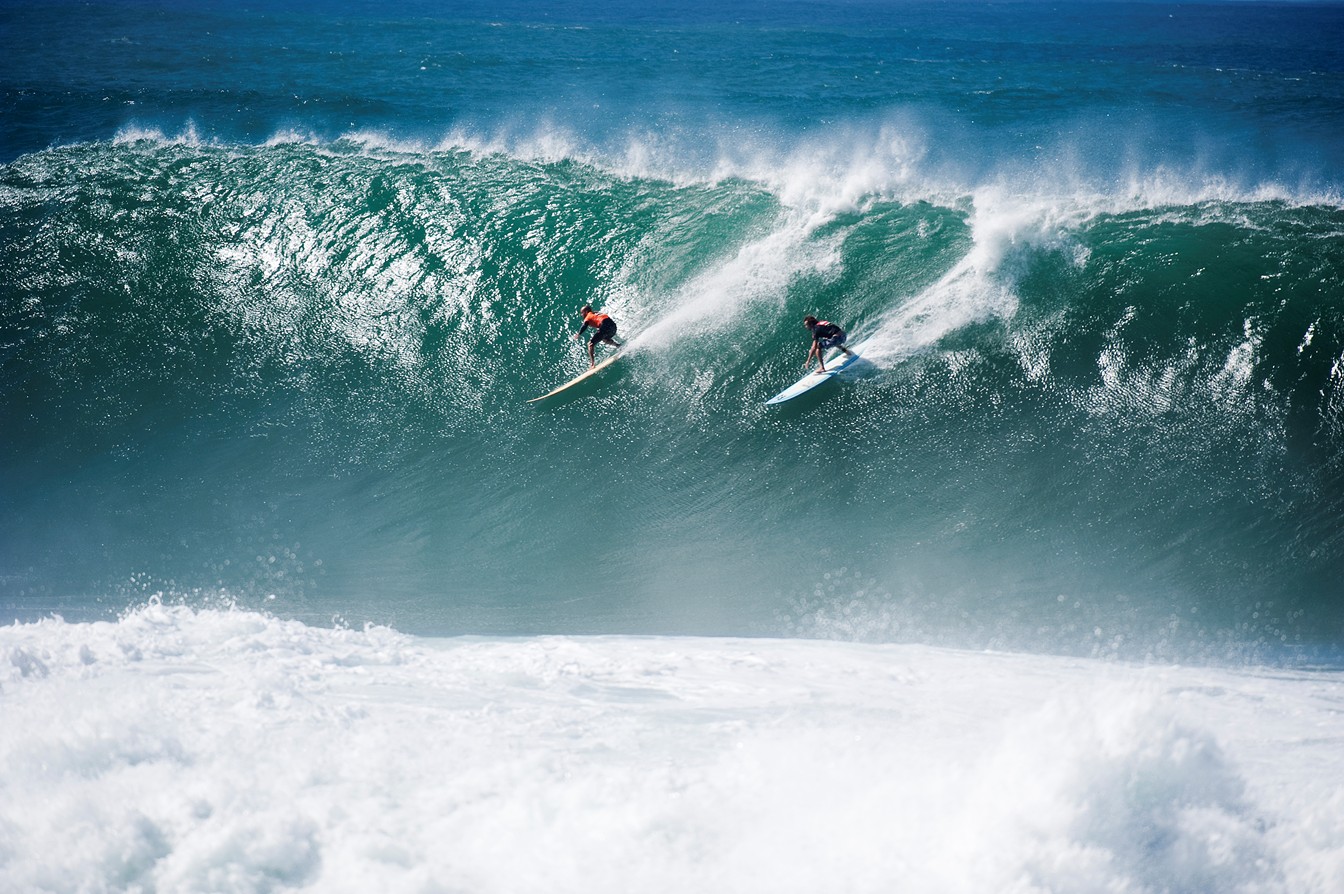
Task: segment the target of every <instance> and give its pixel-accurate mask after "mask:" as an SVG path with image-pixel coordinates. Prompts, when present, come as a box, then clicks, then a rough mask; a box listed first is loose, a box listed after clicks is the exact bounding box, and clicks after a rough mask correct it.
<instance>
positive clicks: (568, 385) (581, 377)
mask: <svg viewBox="0 0 1344 894" xmlns="http://www.w3.org/2000/svg"><path fill="white" fill-rule="evenodd" d="M624 353H625V351H617V352H616V353H615V354H612V355H611V356H610V357H608V358H607V359H606V360H603V361H602V362H601V363H599V364H597V366H594V367H593V368H592V369H590V370H586V371H585V372H584V373H583V374H582V375H578V376H575V377H574V378H572V379H570V380H569V381H568V382H566V383H565V384H563V385H561V386H560V387H559V388H556V389H555V390H554V391H547V392H546V393H545V394H543V395H542V396H541V397H534V398H531V399H530V400H528V403H530V404H534V403H536V402H537V401H539V400H545V399H546V398H548V397H555V396H556V395H557V394H560V393H561V392H563V391H568V390H569V389H571V388H573V387H574V386H575V385H577V384H579V383H580V382H582V381H584V380H585V379H588V378H589V377H591V376H595V375H597V374H598V373H600V372H601V371H602V370H604V369H606V368H607V367H608V366H611V365H612V364H613V363H615V362H616V359H617V358H618V357H620V356H621V355H622V354H624Z"/></svg>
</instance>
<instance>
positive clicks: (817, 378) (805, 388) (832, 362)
mask: <svg viewBox="0 0 1344 894" xmlns="http://www.w3.org/2000/svg"><path fill="white" fill-rule="evenodd" d="M849 350H850V353H849V354H845V353H844V352H843V351H836V352H835V353H834V354H833V355H831V356H830V357H827V358H826V371H825V372H822V371H820V370H813V371H812V372H810V373H808V374H807V375H805V376H803V377H802V378H801V379H799V380H798V381H796V382H794V383H793V384H792V385H790V386H789V387H788V388H785V389H784V390H783V391H781V392H779V393H778V394H776V395H775V396H774V397H772V398H770V399H769V400H767V401H766V402H765V405H766V406H767V407H768V406H771V405H772V404H782V403H784V402H786V401H790V400H793V399H794V398H795V397H802V396H803V395H804V394H806V393H807V392H809V391H811V390H812V389H813V388H816V387H817V386H818V385H823V384H825V383H826V382H829V381H830V380H831V379H833V378H835V377H836V376H837V375H839V374H840V373H842V372H844V370H845V369H846V368H847V367H849V366H850V365H852V364H853V363H854V361H856V360H858V359H859V349H858V347H853V348H850V349H849Z"/></svg>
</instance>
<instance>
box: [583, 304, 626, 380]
mask: <svg viewBox="0 0 1344 894" xmlns="http://www.w3.org/2000/svg"><path fill="white" fill-rule="evenodd" d="M579 316H581V317H583V325H582V326H580V327H579V331H578V332H577V333H575V335H574V337H575V338H582V337H583V333H584V331H585V330H586V329H587V328H588V327H589V326H591V327H592V328H593V337H592V338H590V339H588V368H589V369H592V368H593V366H594V365H595V364H596V362H597V361H596V359H595V358H594V356H593V352H594V350H595V349H596V348H597V343H598V342H603V343H605V344H609V345H611V346H612V347H613V348H619V347H620V346H621V343H620V342H618V341H616V321H615V320H613V319H612V318H611V317H609V316H607V315H606V314H598V313H593V306H592V305H591V304H585V305H584V306H583V307H581V308H579Z"/></svg>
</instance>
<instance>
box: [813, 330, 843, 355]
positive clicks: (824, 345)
mask: <svg viewBox="0 0 1344 894" xmlns="http://www.w3.org/2000/svg"><path fill="white" fill-rule="evenodd" d="M844 343H845V333H844V332H837V333H836V334H835V335H832V336H831V337H830V338H819V339H817V344H818V345H819V346H820V347H821V349H822V350H823V351H824V350H826V349H828V348H838V347H840V346H841V345H843V344H844Z"/></svg>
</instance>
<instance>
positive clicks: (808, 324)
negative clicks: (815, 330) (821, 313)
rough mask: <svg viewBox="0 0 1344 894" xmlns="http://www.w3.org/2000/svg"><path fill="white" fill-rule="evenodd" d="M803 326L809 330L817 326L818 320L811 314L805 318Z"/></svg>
mask: <svg viewBox="0 0 1344 894" xmlns="http://www.w3.org/2000/svg"><path fill="white" fill-rule="evenodd" d="M803 325H804V326H806V327H807V328H808V329H811V328H812V327H813V326H815V325H817V318H816V317H814V316H812V315H811V314H808V315H807V316H805V317H803Z"/></svg>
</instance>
